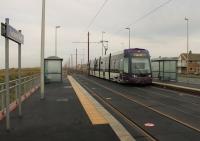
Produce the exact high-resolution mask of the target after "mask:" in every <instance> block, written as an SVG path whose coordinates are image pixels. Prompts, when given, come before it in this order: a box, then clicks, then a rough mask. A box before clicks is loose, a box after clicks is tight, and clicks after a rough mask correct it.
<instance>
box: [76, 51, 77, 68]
mask: <svg viewBox="0 0 200 141" xmlns="http://www.w3.org/2000/svg"><path fill="white" fill-rule="evenodd" d="M76 71H77V48H76Z"/></svg>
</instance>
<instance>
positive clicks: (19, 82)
mask: <svg viewBox="0 0 200 141" xmlns="http://www.w3.org/2000/svg"><path fill="white" fill-rule="evenodd" d="M19 32H20V33H21V30H19ZM18 80H19V81H18V98H19V99H18V104H19V111H18V115H19V117H21V116H22V106H21V44H18Z"/></svg>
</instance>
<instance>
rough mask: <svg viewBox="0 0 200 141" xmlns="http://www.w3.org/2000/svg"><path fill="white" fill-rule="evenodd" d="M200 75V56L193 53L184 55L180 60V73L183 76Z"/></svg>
mask: <svg viewBox="0 0 200 141" xmlns="http://www.w3.org/2000/svg"><path fill="white" fill-rule="evenodd" d="M187 72H188V73H189V74H200V54H194V53H192V52H191V51H190V52H189V54H188V63H187V53H182V54H181V55H180V56H179V58H178V73H182V74H187Z"/></svg>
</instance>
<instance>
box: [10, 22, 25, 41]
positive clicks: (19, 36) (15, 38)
mask: <svg viewBox="0 0 200 141" xmlns="http://www.w3.org/2000/svg"><path fill="white" fill-rule="evenodd" d="M6 37H7V38H9V39H11V40H13V41H15V42H17V43H19V44H23V43H24V36H23V35H22V34H21V33H20V32H19V31H17V30H16V29H14V28H13V27H11V26H10V25H6Z"/></svg>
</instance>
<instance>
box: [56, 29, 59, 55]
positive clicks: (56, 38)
mask: <svg viewBox="0 0 200 141" xmlns="http://www.w3.org/2000/svg"><path fill="white" fill-rule="evenodd" d="M58 28H60V26H56V27H55V56H57V29H58Z"/></svg>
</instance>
